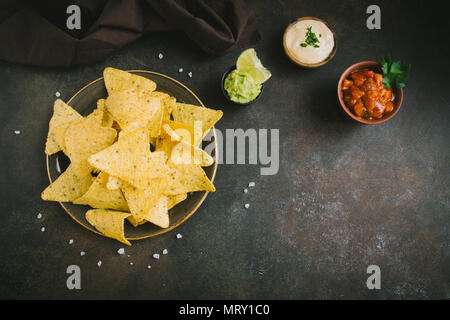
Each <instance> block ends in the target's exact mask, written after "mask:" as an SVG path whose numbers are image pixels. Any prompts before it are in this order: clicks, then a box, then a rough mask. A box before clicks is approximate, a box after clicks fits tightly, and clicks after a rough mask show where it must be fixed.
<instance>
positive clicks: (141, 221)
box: [127, 215, 147, 227]
mask: <svg viewBox="0 0 450 320" xmlns="http://www.w3.org/2000/svg"><path fill="white" fill-rule="evenodd" d="M127 220H128V222H130V223H131V225H132V226H133V227H138V226H140V225H141V224H144V223H147V220H145V219H144V218H139V217H135V216H133V215H130V216H128V217H127Z"/></svg>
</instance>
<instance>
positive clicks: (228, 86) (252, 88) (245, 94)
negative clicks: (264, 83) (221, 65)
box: [223, 70, 261, 103]
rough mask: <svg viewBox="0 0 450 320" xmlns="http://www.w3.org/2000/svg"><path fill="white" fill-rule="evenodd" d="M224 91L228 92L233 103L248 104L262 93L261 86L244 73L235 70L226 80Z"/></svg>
mask: <svg viewBox="0 0 450 320" xmlns="http://www.w3.org/2000/svg"><path fill="white" fill-rule="evenodd" d="M223 86H224V89H225V90H226V91H227V92H228V96H229V97H230V99H231V101H234V102H237V103H248V102H250V101H253V100H255V98H256V97H257V96H258V95H259V93H260V92H261V84H260V83H257V82H256V81H255V80H253V78H252V77H251V76H250V75H249V74H248V73H244V72H238V71H237V70H233V71H232V72H230V74H228V76H227V77H226V78H225V83H224V85H223Z"/></svg>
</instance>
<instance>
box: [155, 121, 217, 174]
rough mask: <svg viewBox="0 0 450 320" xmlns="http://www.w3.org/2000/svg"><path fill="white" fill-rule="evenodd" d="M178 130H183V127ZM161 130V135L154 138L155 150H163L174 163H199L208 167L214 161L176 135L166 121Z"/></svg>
mask: <svg viewBox="0 0 450 320" xmlns="http://www.w3.org/2000/svg"><path fill="white" fill-rule="evenodd" d="M179 130H183V131H184V129H179ZM163 132H164V133H163V135H162V136H161V137H160V138H159V139H157V140H156V151H162V152H164V153H165V154H166V155H167V157H168V159H170V160H171V161H172V162H173V163H174V164H199V165H200V166H202V167H208V166H210V165H212V164H213V163H214V160H213V158H212V157H211V156H210V155H209V154H207V153H206V152H205V151H203V150H202V149H199V148H196V147H194V146H193V145H191V144H189V143H187V142H186V139H185V138H184V137H181V136H180V135H178V133H177V131H175V130H173V129H172V128H171V127H170V126H169V124H168V123H166V124H164V125H163ZM188 135H189V134H188Z"/></svg>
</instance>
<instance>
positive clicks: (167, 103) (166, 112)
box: [151, 91, 177, 121]
mask: <svg viewBox="0 0 450 320" xmlns="http://www.w3.org/2000/svg"><path fill="white" fill-rule="evenodd" d="M151 96H152V97H157V98H160V99H161V103H162V106H163V121H165V120H170V114H171V113H172V110H173V109H174V108H175V105H176V103H177V99H175V98H174V97H172V96H170V95H168V94H167V93H164V92H160V91H153V92H152V93H151Z"/></svg>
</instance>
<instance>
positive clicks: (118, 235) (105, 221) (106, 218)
mask: <svg viewBox="0 0 450 320" xmlns="http://www.w3.org/2000/svg"><path fill="white" fill-rule="evenodd" d="M129 215H130V213H128V212H119V211H112V210H104V209H93V210H89V211H88V212H86V220H87V221H88V222H89V223H90V224H91V225H93V226H94V227H95V228H96V229H97V230H98V231H99V232H100V233H101V234H103V235H104V236H106V237H108V238H112V239H116V240H118V241H120V242H122V243H125V244H126V245H129V246H131V243H130V242H129V241H128V240H127V239H126V238H125V232H124V223H123V222H124V220H125V219H126V218H127V217H128V216H129Z"/></svg>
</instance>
